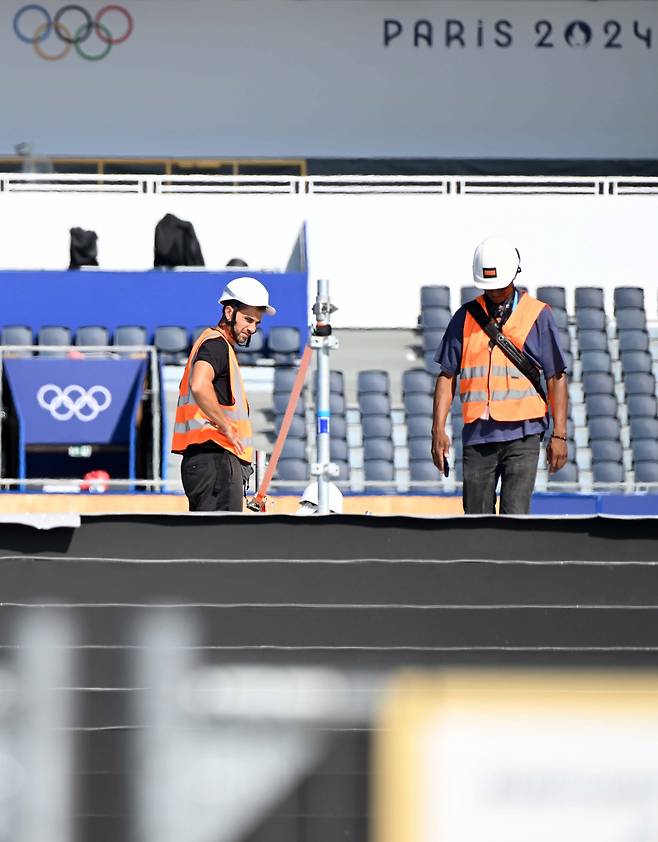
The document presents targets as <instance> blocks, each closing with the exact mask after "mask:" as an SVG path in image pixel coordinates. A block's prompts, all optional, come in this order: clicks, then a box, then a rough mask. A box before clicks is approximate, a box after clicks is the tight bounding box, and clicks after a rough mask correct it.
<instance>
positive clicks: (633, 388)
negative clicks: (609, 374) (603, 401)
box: [624, 372, 656, 397]
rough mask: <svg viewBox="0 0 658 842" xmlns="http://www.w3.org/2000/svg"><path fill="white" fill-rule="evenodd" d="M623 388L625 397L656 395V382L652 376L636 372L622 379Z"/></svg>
mask: <svg viewBox="0 0 658 842" xmlns="http://www.w3.org/2000/svg"><path fill="white" fill-rule="evenodd" d="M624 387H625V389H626V396H627V397H629V396H630V395H654V394H655V393H656V380H655V378H654V376H653V374H647V373H646V372H636V373H635V374H627V375H626V376H625V377H624Z"/></svg>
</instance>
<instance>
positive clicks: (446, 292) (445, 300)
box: [420, 285, 450, 310]
mask: <svg viewBox="0 0 658 842" xmlns="http://www.w3.org/2000/svg"><path fill="white" fill-rule="evenodd" d="M426 307H445V308H446V309H448V310H449V309H450V288H449V287H446V286H435V285H427V286H422V287H421V288H420V309H421V310H424V309H425V308H426Z"/></svg>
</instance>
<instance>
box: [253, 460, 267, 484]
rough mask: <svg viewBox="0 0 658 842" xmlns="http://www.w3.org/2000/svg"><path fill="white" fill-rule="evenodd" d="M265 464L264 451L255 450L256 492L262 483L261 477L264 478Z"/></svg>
mask: <svg viewBox="0 0 658 842" xmlns="http://www.w3.org/2000/svg"><path fill="white" fill-rule="evenodd" d="M266 462H267V454H266V453H265V451H264V450H257V451H256V467H255V471H254V488H255V489H256V491H258V489H259V488H260V484H261V482H262V481H263V477H264V476H265V468H266V467H267V465H266Z"/></svg>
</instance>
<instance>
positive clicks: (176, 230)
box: [153, 213, 206, 269]
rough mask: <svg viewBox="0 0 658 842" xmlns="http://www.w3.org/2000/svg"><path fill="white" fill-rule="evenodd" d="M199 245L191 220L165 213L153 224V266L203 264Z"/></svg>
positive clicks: (166, 266) (170, 267) (169, 267)
mask: <svg viewBox="0 0 658 842" xmlns="http://www.w3.org/2000/svg"><path fill="white" fill-rule="evenodd" d="M205 265H206V264H205V262H204V260H203V254H201V246H200V245H199V241H198V240H197V236H196V233H195V231H194V226H193V225H192V223H191V222H186V221H185V220H184V219H179V218H178V217H177V216H174V215H173V214H171V213H167V214H165V215H164V216H163V217H162V219H161V220H160V222H158V224H157V225H156V226H155V247H154V259H153V266H154V267H155V268H156V269H157V268H158V267H164V268H166V269H172V268H173V267H174V266H205Z"/></svg>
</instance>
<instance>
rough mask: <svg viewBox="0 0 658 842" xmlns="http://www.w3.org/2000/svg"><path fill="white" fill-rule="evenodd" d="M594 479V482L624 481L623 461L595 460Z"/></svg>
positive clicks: (593, 467)
mask: <svg viewBox="0 0 658 842" xmlns="http://www.w3.org/2000/svg"><path fill="white" fill-rule="evenodd" d="M592 479H593V480H594V482H623V481H624V466H623V465H622V464H621V462H595V463H594V464H593V465H592Z"/></svg>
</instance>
